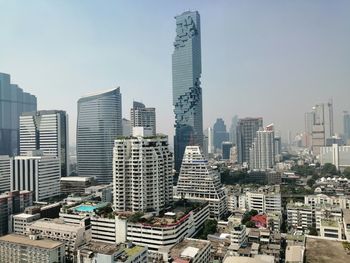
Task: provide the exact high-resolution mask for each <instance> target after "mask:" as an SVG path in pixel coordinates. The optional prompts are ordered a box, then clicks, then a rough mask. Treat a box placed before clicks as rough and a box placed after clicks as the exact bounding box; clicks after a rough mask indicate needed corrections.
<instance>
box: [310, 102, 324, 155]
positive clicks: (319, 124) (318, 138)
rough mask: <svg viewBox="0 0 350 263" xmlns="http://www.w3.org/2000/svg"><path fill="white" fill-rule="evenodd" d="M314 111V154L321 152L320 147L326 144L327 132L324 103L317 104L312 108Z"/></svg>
mask: <svg viewBox="0 0 350 263" xmlns="http://www.w3.org/2000/svg"><path fill="white" fill-rule="evenodd" d="M312 112H313V114H314V115H313V116H314V119H313V125H312V152H313V154H314V155H319V154H320V148H321V147H323V146H325V143H326V134H325V116H324V104H323V103H321V104H317V105H315V106H314V107H313V108H312Z"/></svg>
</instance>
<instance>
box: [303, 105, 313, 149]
mask: <svg viewBox="0 0 350 263" xmlns="http://www.w3.org/2000/svg"><path fill="white" fill-rule="evenodd" d="M304 121H305V131H304V145H305V147H307V148H309V149H311V147H312V126H313V124H314V112H306V113H305V116H304Z"/></svg>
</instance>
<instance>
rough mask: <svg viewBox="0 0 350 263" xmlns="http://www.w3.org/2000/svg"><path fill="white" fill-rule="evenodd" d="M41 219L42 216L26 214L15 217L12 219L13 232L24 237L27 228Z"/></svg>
mask: <svg viewBox="0 0 350 263" xmlns="http://www.w3.org/2000/svg"><path fill="white" fill-rule="evenodd" d="M38 219H40V214H34V215H31V214H26V213H21V214H17V215H14V216H13V217H12V223H13V229H12V230H13V232H14V233H16V234H19V235H24V234H25V233H26V231H27V226H28V225H29V224H30V223H32V222H34V221H35V220H38Z"/></svg>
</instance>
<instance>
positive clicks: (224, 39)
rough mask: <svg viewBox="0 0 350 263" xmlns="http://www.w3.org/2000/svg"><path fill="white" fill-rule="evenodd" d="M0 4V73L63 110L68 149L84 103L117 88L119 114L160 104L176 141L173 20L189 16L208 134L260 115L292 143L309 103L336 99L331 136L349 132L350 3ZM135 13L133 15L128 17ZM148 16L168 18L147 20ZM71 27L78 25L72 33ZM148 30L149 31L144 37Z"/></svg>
mask: <svg viewBox="0 0 350 263" xmlns="http://www.w3.org/2000/svg"><path fill="white" fill-rule="evenodd" d="M23 6H24V7H25V8H23ZM107 6H108V8H107ZM0 7H1V8H0V10H1V11H0V14H1V15H0V22H1V24H2V25H3V27H4V34H3V37H5V38H6V39H7V40H8V41H6V43H5V42H2V44H0V47H1V48H0V57H1V58H2V59H1V61H0V72H4V73H8V74H11V78H12V82H13V83H16V84H18V85H19V86H20V87H22V88H23V89H24V90H26V91H28V92H30V93H32V94H35V95H36V96H37V98H38V109H39V110H41V109H48V110H49V109H58V110H65V111H67V113H68V114H69V116H70V125H69V127H70V136H69V137H70V138H71V140H70V141H71V143H72V144H74V143H75V142H74V139H75V127H76V116H77V110H76V102H77V100H78V98H79V97H81V96H82V95H84V94H86V93H89V92H91V91H103V90H106V89H109V88H112V87H115V86H120V87H121V92H122V93H123V97H124V98H123V102H124V103H123V112H124V116H123V117H126V118H129V117H130V116H128V114H127V113H128V112H129V111H128V109H130V107H131V105H132V101H133V99H136V100H139V101H142V102H144V103H145V104H147V105H152V107H155V108H156V111H157V127H159V128H158V130H159V132H162V133H165V134H168V135H169V139H170V140H171V138H172V135H173V134H174V129H173V123H174V122H173V121H170V120H173V119H174V114H173V112H172V110H173V109H172V107H171V100H172V91H171V90H172V85H171V81H172V79H171V53H172V48H173V46H172V43H173V35H174V16H176V15H178V14H181V13H182V12H183V11H186V10H189V9H190V10H198V11H199V13H200V14H201V17H202V26H201V31H202V67H203V74H202V79H201V82H202V84H201V86H202V88H203V116H204V125H203V128H204V129H205V128H207V127H208V126H211V124H212V123H213V122H214V120H215V119H216V118H218V117H223V119H224V120H225V122H226V123H227V125H228V126H229V125H230V120H231V118H232V117H233V116H234V115H235V114H237V115H238V116H239V117H240V118H244V117H260V116H261V117H264V120H266V123H270V122H273V123H275V126H276V131H278V130H282V137H283V139H284V140H285V139H286V138H287V136H286V134H287V131H288V130H291V131H292V132H293V133H295V132H297V131H303V129H304V128H303V127H304V113H305V112H308V111H310V109H311V107H312V105H314V104H317V103H322V102H327V101H328V100H329V98H333V102H334V119H335V131H336V132H342V130H343V128H342V111H343V110H349V108H350V107H349V104H348V102H347V101H346V100H347V96H346V95H348V94H349V88H348V87H347V83H348V82H349V80H350V79H349V78H350V77H349V75H350V74H348V71H349V68H350V65H349V61H350V60H349V55H350V54H349V52H348V48H347V47H348V46H349V44H350V37H349V36H348V35H344V34H343V32H348V30H349V24H350V23H349V18H348V16H347V13H348V12H347V11H348V10H350V4H349V3H347V2H345V1H337V3H327V1H317V3H311V2H310V3H305V2H301V1H295V2H293V3H291V2H289V1H281V3H276V2H272V1H266V2H264V4H262V3H261V4H260V3H259V2H257V1H252V2H251V3H243V2H235V3H231V2H221V4H220V5H216V6H213V5H211V4H210V3H209V1H203V2H202V1H200V2H199V1H193V2H191V3H189V4H188V3H184V2H179V3H170V4H166V8H165V4H164V3H162V2H160V1H152V2H151V3H150V4H148V5H146V4H143V3H139V4H138V5H131V4H128V3H124V4H122V5H121V4H118V3H116V2H111V3H110V5H106V6H98V5H97V6H96V4H95V3H93V2H86V3H85V2H84V5H80V4H70V3H68V2H66V3H60V4H59V3H54V2H45V1H37V2H35V3H32V4H31V5H28V4H26V3H20V4H19V2H16V1H13V2H12V1H11V2H1V3H0ZM96 7H98V8H96ZM254 7H255V8H256V9H258V10H259V12H256V11H254V10H253V8H254ZM257 7H259V8H257ZM315 7H317V8H315ZM131 9H132V10H133V12H134V13H135V17H137V19H134V18H133V17H130V16H128V15H126V14H130V12H131V11H129V10H131ZM24 10H26V11H25V12H24ZM151 10H156V11H161V10H162V11H163V12H156V13H154V12H152V14H153V15H152V16H149V12H151ZM78 11H79V14H77V12H78ZM37 13H39V14H42V15H43V17H41V16H36V14H37ZM123 13H126V14H123ZM100 18H103V19H100ZM42 19H45V23H42ZM72 21H74V28H75V30H73V29H71V28H70V24H71V23H72ZM120 21H123V23H120ZM160 22H161V23H160ZM140 24H142V25H145V26H146V27H147V28H152V30H146V31H145V30H142V29H141V28H139V25H140ZM28 27H30V28H35V29H37V30H34V31H33V30H29V29H28ZM142 28H143V27H142ZM218 28H219V30H218ZM28 32H30V35H29V33H28ZM120 38H122V39H123V41H118V40H120ZM62 39H64V40H62ZM150 39H152V41H150ZM218 39H219V40H220V41H218ZM136 40H138V41H136ZM146 40H147V41H146ZM124 42H125V43H124ZM22 43H26V45H22ZM146 69H147V70H146ZM135 74H137V77H136V78H135ZM218 87H221V89H220V92H218ZM281 87H282V88H281ZM156 93H157V96H154V94H156ZM67 94H68V96H67ZM248 96H250V97H248ZM159 97H161V98H164V99H162V100H159ZM248 98H249V100H248ZM248 101H249V103H247V102H248ZM296 104H297V106H296ZM266 105H273V106H269V107H266Z"/></svg>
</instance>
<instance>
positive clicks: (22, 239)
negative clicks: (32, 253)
mask: <svg viewBox="0 0 350 263" xmlns="http://www.w3.org/2000/svg"><path fill="white" fill-rule="evenodd" d="M0 242H9V243H15V244H18V245H28V246H33V247H39V248H44V249H54V248H57V247H59V246H62V245H63V244H64V243H62V242H58V241H53V240H51V239H46V238H45V239H38V240H31V239H30V238H29V237H27V236H22V235H16V234H10V235H6V236H2V237H0Z"/></svg>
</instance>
